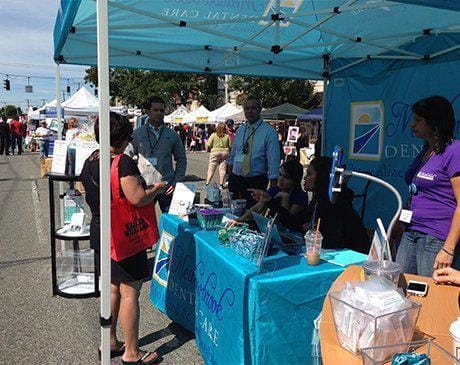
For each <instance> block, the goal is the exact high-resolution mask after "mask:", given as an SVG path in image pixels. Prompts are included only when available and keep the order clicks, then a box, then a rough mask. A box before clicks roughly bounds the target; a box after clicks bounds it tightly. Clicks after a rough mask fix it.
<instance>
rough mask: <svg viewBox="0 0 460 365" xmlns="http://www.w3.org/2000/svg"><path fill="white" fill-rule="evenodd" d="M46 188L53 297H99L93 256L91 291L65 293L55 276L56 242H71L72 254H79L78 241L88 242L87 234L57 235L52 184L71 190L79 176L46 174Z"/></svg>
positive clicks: (75, 261)
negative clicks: (47, 191)
mask: <svg viewBox="0 0 460 365" xmlns="http://www.w3.org/2000/svg"><path fill="white" fill-rule="evenodd" d="M47 176H48V187H49V205H50V237H51V274H52V285H53V287H52V289H53V295H59V296H61V297H64V298H92V297H99V295H100V292H99V278H98V275H97V272H96V270H95V268H96V264H97V263H96V256H95V255H93V257H94V259H93V265H94V267H93V272H94V288H93V290H92V291H88V292H85V293H67V292H65V291H64V290H61V289H60V288H59V284H58V276H57V253H56V240H61V241H72V242H73V246H72V250H73V253H78V252H80V241H87V240H89V234H85V235H79V236H68V235H64V234H58V233H57V231H58V230H59V229H57V228H56V218H55V213H56V212H55V199H54V182H67V183H69V185H70V188H71V189H74V188H75V183H76V182H78V181H80V177H79V176H73V175H65V174H56V173H48V174H47ZM59 198H60V199H64V196H63V195H61V196H59ZM73 265H74V266H75V267H76V266H78V265H79V261H78V259H74V262H73Z"/></svg>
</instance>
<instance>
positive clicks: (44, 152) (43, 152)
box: [40, 139, 50, 157]
mask: <svg viewBox="0 0 460 365" xmlns="http://www.w3.org/2000/svg"><path fill="white" fill-rule="evenodd" d="M49 148H50V141H48V140H46V141H45V140H43V139H42V140H40V157H48V151H49Z"/></svg>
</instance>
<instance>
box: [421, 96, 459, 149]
mask: <svg viewBox="0 0 460 365" xmlns="http://www.w3.org/2000/svg"><path fill="white" fill-rule="evenodd" d="M412 111H413V112H414V113H415V114H417V115H419V116H420V117H422V118H424V119H425V120H426V123H427V124H428V125H429V126H430V128H431V129H432V130H433V136H434V139H435V143H434V152H435V153H437V154H440V153H443V152H444V150H445V149H446V147H447V146H448V145H449V144H450V143H451V141H452V140H453V138H454V130H455V116H454V109H453V108H452V104H451V103H450V102H449V100H447V99H446V98H445V97H443V96H439V95H434V96H430V97H428V98H425V99H420V100H418V101H417V102H416V103H415V104H414V105H412Z"/></svg>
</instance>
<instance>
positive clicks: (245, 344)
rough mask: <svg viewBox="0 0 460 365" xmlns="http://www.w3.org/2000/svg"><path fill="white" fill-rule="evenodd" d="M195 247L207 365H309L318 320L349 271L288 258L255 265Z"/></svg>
mask: <svg viewBox="0 0 460 365" xmlns="http://www.w3.org/2000/svg"><path fill="white" fill-rule="evenodd" d="M195 241H196V284H197V285H196V303H195V310H196V322H195V335H196V342H197V346H198V348H199V349H200V351H201V354H202V355H203V358H204V360H205V362H206V363H207V364H219V365H220V364H242V363H245V364H251V363H252V364H285V363H289V364H309V363H310V361H311V360H310V350H311V345H310V343H311V335H312V330H313V319H315V318H316V317H317V316H318V314H319V313H320V312H321V309H322V306H323V302H324V299H325V296H326V294H327V291H328V290H329V288H330V286H331V285H332V283H333V281H334V280H335V279H336V278H337V276H339V275H340V273H341V272H342V271H343V270H344V268H342V267H339V266H335V265H332V264H329V263H325V262H321V263H320V264H319V265H318V266H309V265H307V264H306V262H305V259H304V258H301V257H298V256H287V255H285V254H283V253H281V254H278V255H276V256H272V257H269V258H267V259H265V260H264V265H263V268H262V270H261V273H260V274H258V273H257V268H256V266H255V265H254V264H252V263H251V262H249V261H248V260H246V259H243V258H241V257H239V256H237V255H235V254H233V252H232V251H231V250H230V249H228V248H226V247H223V246H221V245H219V242H218V238H217V233H216V232H205V231H198V232H196V233H195Z"/></svg>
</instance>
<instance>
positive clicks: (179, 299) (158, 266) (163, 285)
mask: <svg viewBox="0 0 460 365" xmlns="http://www.w3.org/2000/svg"><path fill="white" fill-rule="evenodd" d="M159 230H160V234H161V237H160V240H159V241H158V243H157V246H156V257H155V262H154V266H153V276H152V283H151V289H150V301H151V302H152V304H153V305H154V306H155V307H157V308H158V309H159V310H161V311H162V312H163V313H165V314H166V315H167V316H168V317H169V318H171V319H172V320H173V321H174V322H176V323H179V324H180V325H182V326H183V327H185V328H186V329H188V330H189V331H192V332H194V331H195V240H194V238H193V234H194V233H195V232H196V231H197V230H199V227H198V226H195V227H193V226H189V224H188V223H187V222H184V221H183V220H181V219H180V218H178V217H177V216H174V215H169V214H162V215H161V218H160V226H159Z"/></svg>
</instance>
